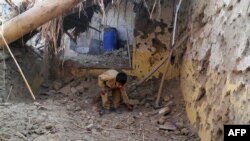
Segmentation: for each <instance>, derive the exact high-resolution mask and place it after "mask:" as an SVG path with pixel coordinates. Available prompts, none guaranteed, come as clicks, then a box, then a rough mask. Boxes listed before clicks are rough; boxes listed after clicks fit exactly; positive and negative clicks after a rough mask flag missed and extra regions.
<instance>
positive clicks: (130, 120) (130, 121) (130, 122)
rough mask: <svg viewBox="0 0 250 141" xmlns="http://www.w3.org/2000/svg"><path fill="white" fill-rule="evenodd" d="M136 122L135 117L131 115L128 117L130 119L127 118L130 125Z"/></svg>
mask: <svg viewBox="0 0 250 141" xmlns="http://www.w3.org/2000/svg"><path fill="white" fill-rule="evenodd" d="M134 122H135V118H134V117H131V116H130V117H129V118H128V120H127V123H128V124H129V125H131V124H133V123H134Z"/></svg>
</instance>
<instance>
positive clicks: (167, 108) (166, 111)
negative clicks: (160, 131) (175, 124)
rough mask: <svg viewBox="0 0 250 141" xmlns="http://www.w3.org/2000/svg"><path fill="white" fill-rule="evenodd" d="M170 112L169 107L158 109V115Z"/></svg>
mask: <svg viewBox="0 0 250 141" xmlns="http://www.w3.org/2000/svg"><path fill="white" fill-rule="evenodd" d="M170 112H171V110H170V108H169V107H164V108H162V109H160V110H159V112H158V113H159V115H168V114H169V113H170Z"/></svg>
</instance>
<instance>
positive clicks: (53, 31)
mask: <svg viewBox="0 0 250 141" xmlns="http://www.w3.org/2000/svg"><path fill="white" fill-rule="evenodd" d="M62 33H63V17H58V18H56V19H54V20H51V21H50V22H48V23H47V24H45V25H43V26H42V30H41V34H42V39H44V40H45V43H49V45H46V47H51V49H49V50H52V51H53V53H54V54H55V55H57V54H58V53H59V52H60V51H62V50H63V46H62V44H63V43H61V41H62V40H61V39H62V36H63V34H62Z"/></svg>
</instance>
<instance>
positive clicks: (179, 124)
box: [175, 121, 184, 129]
mask: <svg viewBox="0 0 250 141" xmlns="http://www.w3.org/2000/svg"><path fill="white" fill-rule="evenodd" d="M175 125H176V126H177V127H178V128H179V129H180V128H183V127H184V123H183V121H179V122H176V123H175Z"/></svg>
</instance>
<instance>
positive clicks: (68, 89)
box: [58, 85, 71, 95]
mask: <svg viewBox="0 0 250 141" xmlns="http://www.w3.org/2000/svg"><path fill="white" fill-rule="evenodd" d="M58 92H59V93H62V94H64V95H69V94H70V93H71V87H70V85H66V86H65V87H63V88H61V89H60V90H59V91H58Z"/></svg>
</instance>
